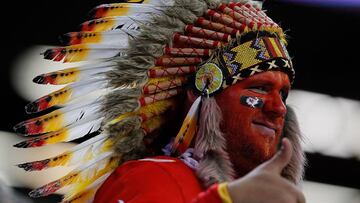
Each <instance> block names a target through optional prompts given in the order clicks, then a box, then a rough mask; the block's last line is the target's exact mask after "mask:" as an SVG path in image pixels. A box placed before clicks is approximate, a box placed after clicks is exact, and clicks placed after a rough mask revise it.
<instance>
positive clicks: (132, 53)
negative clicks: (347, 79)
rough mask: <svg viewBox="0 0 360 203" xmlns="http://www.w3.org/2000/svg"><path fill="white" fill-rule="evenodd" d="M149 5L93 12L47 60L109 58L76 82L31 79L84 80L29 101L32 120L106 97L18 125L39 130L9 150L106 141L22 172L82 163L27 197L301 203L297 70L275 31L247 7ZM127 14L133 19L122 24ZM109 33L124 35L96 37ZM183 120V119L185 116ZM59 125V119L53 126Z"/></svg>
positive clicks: (65, 76)
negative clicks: (79, 100) (290, 102)
mask: <svg viewBox="0 0 360 203" xmlns="http://www.w3.org/2000/svg"><path fill="white" fill-rule="evenodd" d="M151 4H152V5H155V7H154V6H147V5H146V4H145V5H135V6H134V4H133V5H131V4H110V5H101V6H99V7H97V8H95V9H94V11H93V14H94V17H95V18H99V19H98V20H94V21H89V22H86V23H83V30H82V32H79V33H70V34H68V35H67V37H69V39H68V41H69V42H70V46H68V47H63V48H55V49H50V50H47V51H46V52H45V54H44V56H45V58H47V59H52V60H55V61H60V60H64V62H73V61H79V60H93V59H102V60H103V59H104V58H105V59H107V60H108V61H106V62H104V63H100V65H94V66H89V67H86V68H83V69H81V71H82V72H80V73H77V72H75V70H74V69H69V70H62V71H59V72H54V73H49V74H44V75H40V76H38V77H36V78H35V79H34V81H35V82H38V83H52V84H60V83H61V82H63V81H66V82H69V80H70V82H74V81H75V82H76V81H77V79H78V78H77V77H75V76H73V75H81V74H84V75H86V74H87V75H86V76H88V77H89V78H90V79H87V78H86V79H83V81H79V82H78V83H75V85H72V86H71V88H72V89H70V88H65V89H62V90H59V91H57V92H54V93H53V94H50V95H47V96H45V97H43V98H40V99H39V100H37V101H35V102H32V103H30V104H29V105H28V106H27V110H28V111H29V112H37V111H41V110H44V109H46V108H49V107H51V106H53V105H57V104H62V105H64V104H66V103H67V102H68V101H69V100H70V99H71V96H72V95H77V96H78V95H80V96H81V95H82V94H83V92H89V91H90V92H91V91H94V90H96V89H101V88H104V87H108V86H111V87H112V89H111V90H110V91H109V92H106V93H105V94H104V95H101V97H100V102H99V99H96V100H94V101H93V102H89V101H87V102H86V104H82V105H77V106H76V104H75V106H74V105H73V106H72V105H71V104H69V105H68V106H67V107H65V109H66V111H65V110H64V113H59V111H55V112H53V113H50V114H47V115H45V116H42V117H39V118H36V119H32V120H29V121H27V122H23V123H21V124H19V125H18V126H16V127H15V129H16V131H17V132H20V133H24V134H36V133H45V135H42V136H41V137H39V138H35V139H30V140H27V141H24V142H21V143H18V144H16V145H15V146H16V147H37V146H42V145H46V144H51V143H56V142H61V141H71V140H73V139H76V138H78V137H79V136H80V135H82V134H87V133H90V132H93V131H94V130H97V129H98V128H99V127H98V126H100V129H101V132H102V133H101V134H100V135H98V136H95V137H94V138H92V139H90V140H88V141H86V142H84V143H82V144H80V145H78V146H77V147H75V148H74V149H72V150H70V151H68V152H64V153H63V154H61V155H59V156H56V157H52V158H49V159H46V160H41V161H37V162H28V163H24V164H20V165H19V166H20V167H22V168H24V169H25V170H29V171H30V170H41V169H44V168H48V167H53V166H58V165H67V164H70V163H80V166H79V167H78V168H77V169H76V170H74V172H72V173H70V174H68V175H67V176H65V177H63V178H61V179H58V180H56V181H54V182H52V183H49V184H46V185H45V186H43V187H40V188H38V189H35V190H34V191H32V192H31V193H30V195H31V196H33V197H38V196H43V195H47V194H51V193H53V192H55V191H57V190H58V189H60V188H62V187H64V186H67V185H74V187H72V190H71V191H70V193H69V194H67V195H66V196H65V199H64V201H67V202H82V201H85V200H92V195H93V194H94V193H96V194H95V197H94V202H131V203H137V202H174V203H176V202H240V203H241V202H248V203H252V202H277V203H279V202H287V203H290V202H305V200H304V197H303V195H302V194H301V192H300V190H299V189H298V188H297V187H298V184H299V183H300V181H301V178H302V173H303V164H304V158H303V152H302V150H301V147H300V138H301V137H300V133H299V130H298V126H297V122H296V117H295V115H294V113H293V112H292V111H291V109H290V108H289V107H287V106H286V104H285V102H286V97H287V94H288V92H289V90H290V88H291V84H292V82H293V79H294V70H293V67H292V63H291V58H290V57H289V54H288V53H287V51H286V44H287V41H286V38H285V34H284V33H283V31H282V29H281V28H280V27H279V26H278V25H277V24H276V23H274V22H273V21H272V20H271V19H270V18H269V17H268V16H267V15H266V14H265V13H264V12H263V11H262V10H261V9H260V8H259V6H257V4H256V3H255V2H252V1H240V2H239V1H234V2H227V1H226V2H225V3H221V1H211V0H207V1H202V0H199V1H189V0H179V1H151ZM128 12H135V13H136V14H137V15H132V16H131V17H129V18H123V16H124V15H125V14H127V13H128ZM148 13H152V14H153V15H151V16H150V17H149V16H148ZM114 16H115V17H116V18H113V17H114ZM118 16H120V17H118ZM148 18H150V20H147V19H148ZM145 19H146V20H145ZM118 21H119V22H120V21H121V23H120V24H116V23H118ZM123 22H125V23H123ZM134 27H135V29H133V28H134ZM110 28H111V29H118V28H120V30H117V31H110V32H100V31H105V30H106V29H110ZM124 29H125V31H124ZM118 31H122V32H118ZM124 33H125V34H124ZM99 36H101V37H99ZM115 36H116V37H115ZM124 36H126V37H128V36H130V37H131V38H130V39H127V38H126V39H127V40H124ZM115 39H116V40H115ZM118 39H120V43H119V42H118V41H117V40H118ZM94 42H95V43H99V45H97V46H92V45H91V43H94ZM72 43H73V44H72ZM117 43H119V44H117ZM124 43H127V46H126V49H125V47H124V45H123V44H124ZM89 44H90V45H89ZM113 50H115V52H114V53H115V55H112V54H113ZM119 50H121V51H120V53H119ZM122 50H125V51H124V52H123V51H122ZM108 68H111V69H110V70H109V69H108ZM89 72H90V73H91V74H90V73H89ZM94 73H95V74H94ZM104 73H105V74H104ZM102 75H105V76H106V77H101V76H102ZM80 78H81V77H80ZM83 78H85V77H84V76H83ZM84 85H85V88H84ZM118 87H121V88H118ZM186 87H188V88H186ZM80 90H81V91H80ZM69 92H70V93H69ZM184 93H186V94H184ZM184 95H186V97H185V99H184V98H183V96H184ZM69 98H70V99H69ZM66 105H67V104H66ZM99 109H100V110H99ZM181 111H184V112H188V113H187V115H186V116H185V118H184V119H183V117H181V116H179V115H180V114H181ZM89 112H90V113H89ZM77 113H80V115H79V116H77V117H76V116H74V115H75V114H77ZM70 115H71V116H70ZM59 117H61V118H66V119H65V121H64V120H61V124H59V123H60V121H59V120H58V119H59ZM179 118H181V119H180V120H184V121H183V122H182V125H181V126H179ZM54 119H55V120H56V119H57V122H56V123H52V124H51V125H50V124H48V123H50V122H52V121H53V120H54ZM62 123H65V124H62ZM34 126H35V127H36V128H35V127H34ZM49 126H50V127H49ZM176 131H178V133H177V135H176V137H175V136H173V135H174V132H175V134H176ZM161 149H162V150H163V151H164V152H165V154H161V153H160V152H159V151H160V150H161ZM279 149H281V150H279ZM277 151H279V152H277Z"/></svg>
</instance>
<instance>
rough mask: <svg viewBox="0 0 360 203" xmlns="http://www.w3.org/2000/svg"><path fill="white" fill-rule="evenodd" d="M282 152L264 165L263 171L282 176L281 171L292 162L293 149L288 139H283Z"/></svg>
mask: <svg viewBox="0 0 360 203" xmlns="http://www.w3.org/2000/svg"><path fill="white" fill-rule="evenodd" d="M281 144H282V145H281V148H280V150H279V151H278V152H277V153H276V154H275V155H274V156H273V157H272V158H271V159H269V160H268V161H266V162H265V163H263V166H262V167H261V168H262V169H265V170H267V171H271V172H273V173H277V174H281V171H282V170H283V169H284V168H285V166H286V165H288V163H289V162H290V159H291V155H292V152H293V147H292V145H291V143H290V141H289V139H288V138H283V139H282V143H281Z"/></svg>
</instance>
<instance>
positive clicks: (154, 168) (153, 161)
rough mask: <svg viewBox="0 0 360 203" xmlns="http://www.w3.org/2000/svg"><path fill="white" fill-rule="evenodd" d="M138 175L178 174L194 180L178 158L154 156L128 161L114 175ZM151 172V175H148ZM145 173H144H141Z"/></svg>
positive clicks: (193, 174) (190, 172)
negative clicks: (124, 173)
mask: <svg viewBox="0 0 360 203" xmlns="http://www.w3.org/2000/svg"><path fill="white" fill-rule="evenodd" d="M125 171H126V173H140V174H141V175H144V176H152V177H154V178H156V176H170V177H171V176H173V175H175V176H178V175H179V173H181V174H183V176H186V177H187V178H196V176H195V173H194V171H193V170H192V169H191V168H190V167H188V166H187V165H186V164H184V162H183V161H181V160H180V159H178V158H174V157H169V156H154V157H147V158H143V159H138V160H132V161H128V162H126V163H124V164H122V165H121V166H120V167H118V168H117V169H116V172H115V173H120V174H123V172H125ZM149 171H151V172H152V173H151V174H150V173H148V172H149ZM143 172H145V173H143Z"/></svg>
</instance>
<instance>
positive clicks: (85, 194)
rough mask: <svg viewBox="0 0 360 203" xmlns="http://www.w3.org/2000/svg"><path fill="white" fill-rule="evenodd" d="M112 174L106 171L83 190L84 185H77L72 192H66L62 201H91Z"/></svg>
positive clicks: (82, 202)
mask: <svg viewBox="0 0 360 203" xmlns="http://www.w3.org/2000/svg"><path fill="white" fill-rule="evenodd" d="M110 175H111V172H108V173H105V175H103V176H101V177H100V178H98V179H97V180H96V181H94V183H92V184H91V185H90V186H88V187H87V188H86V189H84V190H81V188H82V187H83V186H82V185H80V186H77V187H76V188H75V189H72V191H75V192H70V194H66V195H65V196H64V199H63V201H62V202H61V203H91V202H92V201H93V199H94V197H95V193H96V191H97V189H98V188H99V187H100V186H101V184H102V183H103V182H104V181H105V180H106V178H108V177H109V176H110ZM78 191H80V192H78Z"/></svg>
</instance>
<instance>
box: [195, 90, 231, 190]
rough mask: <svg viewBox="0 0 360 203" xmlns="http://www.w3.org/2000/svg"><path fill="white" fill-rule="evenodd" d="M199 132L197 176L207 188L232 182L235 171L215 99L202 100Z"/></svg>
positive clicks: (196, 143) (196, 144) (196, 155)
mask: <svg viewBox="0 0 360 203" xmlns="http://www.w3.org/2000/svg"><path fill="white" fill-rule="evenodd" d="M201 105H202V106H201V112H200V121H199V132H198V134H197V136H196V141H195V149H194V155H195V158H197V159H199V160H200V162H199V167H198V169H197V175H198V177H199V178H200V180H202V181H203V184H204V186H205V187H209V186H210V185H212V184H214V183H220V182H224V181H230V180H232V179H233V177H234V174H235V173H234V170H233V166H232V164H231V161H230V158H229V156H228V154H227V152H226V151H225V148H226V140H225V138H224V135H223V133H222V132H221V130H220V122H221V120H222V115H221V109H220V107H219V106H218V105H217V103H216V100H215V98H213V97H209V98H202V104H201Z"/></svg>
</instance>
